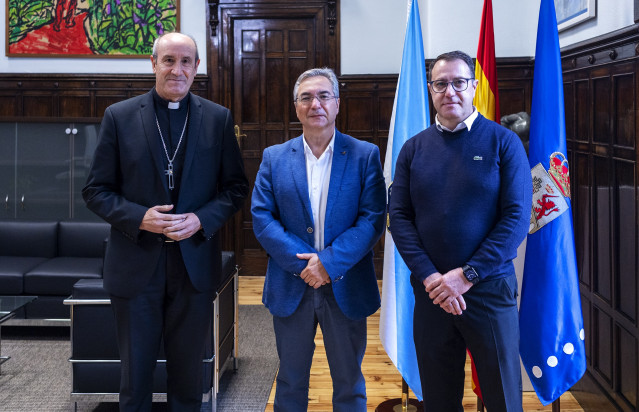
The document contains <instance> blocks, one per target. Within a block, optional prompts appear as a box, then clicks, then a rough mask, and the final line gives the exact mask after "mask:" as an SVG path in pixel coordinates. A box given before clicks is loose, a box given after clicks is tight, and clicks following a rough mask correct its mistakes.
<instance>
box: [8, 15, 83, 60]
mask: <svg viewBox="0 0 639 412" xmlns="http://www.w3.org/2000/svg"><path fill="white" fill-rule="evenodd" d="M85 17H86V12H84V13H80V14H77V15H76V16H75V18H74V21H75V24H74V25H73V26H71V27H67V26H66V25H65V24H64V22H62V24H61V27H60V31H55V30H54V29H53V23H51V24H47V25H46V26H42V27H40V28H39V29H37V30H34V31H32V32H30V33H29V34H27V36H26V37H25V38H24V39H22V40H20V41H19V42H17V43H13V44H11V45H9V53H10V54H43V55H50V54H60V55H63V56H64V55H92V54H93V50H91V48H90V47H89V42H88V40H87V36H86V33H85V32H84V19H85ZM60 57H62V56H60Z"/></svg>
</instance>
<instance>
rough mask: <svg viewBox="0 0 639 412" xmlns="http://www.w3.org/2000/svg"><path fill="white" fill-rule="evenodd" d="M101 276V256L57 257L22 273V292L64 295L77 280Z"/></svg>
mask: <svg viewBox="0 0 639 412" xmlns="http://www.w3.org/2000/svg"><path fill="white" fill-rule="evenodd" d="M101 277H102V258H83V257H65V256H63V257H57V258H53V259H49V260H47V261H45V262H43V263H41V264H40V265H38V266H36V267H35V268H33V269H31V270H30V271H29V272H27V273H26V274H25V275H24V293H26V294H33V295H53V296H65V297H66V296H69V295H71V292H72V291H73V284H74V283H75V282H77V281H78V280H80V279H87V278H101Z"/></svg>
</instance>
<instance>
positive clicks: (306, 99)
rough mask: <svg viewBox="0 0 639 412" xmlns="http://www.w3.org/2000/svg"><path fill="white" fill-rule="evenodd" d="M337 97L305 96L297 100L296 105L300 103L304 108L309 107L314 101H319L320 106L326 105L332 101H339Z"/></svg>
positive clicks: (323, 94) (326, 94) (325, 95)
mask: <svg viewBox="0 0 639 412" xmlns="http://www.w3.org/2000/svg"><path fill="white" fill-rule="evenodd" d="M337 98H338V97H337V96H333V95H332V94H330V93H320V94H318V95H317V96H316V95H312V94H303V95H301V96H300V97H298V98H297V99H295V102H296V103H300V104H302V105H304V106H309V105H311V104H313V99H317V101H319V102H320V104H326V103H328V102H330V101H331V99H337Z"/></svg>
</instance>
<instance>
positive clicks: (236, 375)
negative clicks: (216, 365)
mask: <svg viewBox="0 0 639 412" xmlns="http://www.w3.org/2000/svg"><path fill="white" fill-rule="evenodd" d="M238 323H239V349H238V351H239V354H238V355H239V356H238V370H237V371H236V372H234V371H233V370H232V368H231V369H230V370H227V371H226V373H224V375H223V376H222V379H221V381H220V393H218V402H217V405H218V406H217V410H218V412H239V411H242V412H252V411H264V408H265V407H266V403H267V401H268V396H269V394H270V391H271V387H272V385H273V380H274V378H275V374H276V372H277V368H278V359H277V352H276V349H275V336H274V334H273V321H272V316H271V315H270V313H269V312H268V310H266V309H265V308H264V307H263V306H261V305H255V306H252V305H251V306H249V305H242V306H240V311H239V321H238ZM1 350H2V355H5V356H6V355H9V356H11V359H10V360H9V361H7V362H6V363H4V364H3V365H2V366H0V368H1V374H0V412H21V411H29V412H32V411H33V412H35V411H42V412H45V411H46V412H54V411H73V410H74V405H73V402H71V400H70V396H69V394H70V391H71V366H70V365H69V362H68V358H69V356H70V353H71V350H70V344H69V332H68V328H24V327H6V326H5V327H3V328H2V348H1ZM207 406H208V408H209V410H210V404H209V405H206V404H205V405H203V410H204V409H205V408H206V407H207ZM153 410H154V411H164V410H166V405H165V404H161V403H155V404H154V406H153ZM78 411H92V412H110V411H117V404H115V403H98V402H91V403H89V402H81V403H78Z"/></svg>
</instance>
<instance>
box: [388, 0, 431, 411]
mask: <svg viewBox="0 0 639 412" xmlns="http://www.w3.org/2000/svg"><path fill="white" fill-rule="evenodd" d="M408 9H409V14H408V24H407V25H406V37H405V39H404V53H403V56H402V66H401V69H400V73H399V79H398V81H397V92H396V93H395V103H394V105H393V115H392V118H391V124H390V132H389V136H388V145H387V147H386V158H385V160H384V178H385V180H386V187H389V186H390V184H391V182H392V180H393V177H394V175H395V163H396V161H397V156H398V155H399V151H400V149H401V148H402V146H403V145H404V142H406V140H408V139H410V138H411V137H413V136H414V135H416V134H417V133H419V132H421V131H422V130H424V129H426V128H427V127H428V126H429V125H430V117H429V116H430V115H429V110H428V91H427V78H426V66H425V60H424V44H423V41H422V25H421V21H420V18H419V7H418V4H417V0H409V1H408ZM414 306H415V297H414V295H413V289H412V287H411V285H410V271H409V270H408V267H407V266H406V264H405V263H404V261H403V260H402V258H401V257H400V255H399V252H398V251H397V249H396V248H395V242H393V237H392V236H391V234H390V233H389V232H388V231H387V232H386V238H385V244H384V281H383V283H382V309H381V314H380V324H379V335H380V339H381V341H382V344H383V345H384V349H385V350H386V352H387V353H388V356H389V357H390V358H391V360H392V361H393V363H394V364H395V366H396V367H397V370H399V372H400V373H401V375H402V377H403V378H404V380H405V381H406V383H407V384H408V386H409V387H410V388H411V389H412V390H413V392H414V393H415V395H416V396H417V398H418V399H420V400H421V399H422V391H421V383H420V380H419V371H418V369H417V355H416V354H415V342H414V341H413V309H414Z"/></svg>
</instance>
